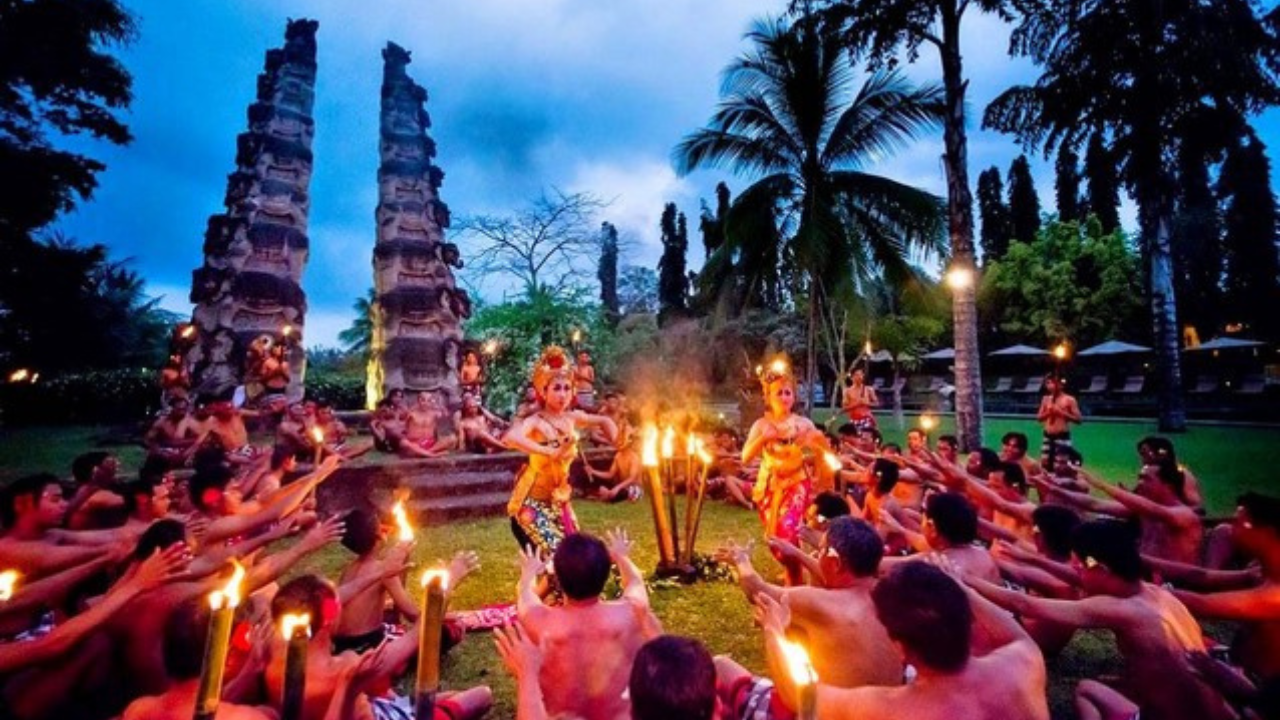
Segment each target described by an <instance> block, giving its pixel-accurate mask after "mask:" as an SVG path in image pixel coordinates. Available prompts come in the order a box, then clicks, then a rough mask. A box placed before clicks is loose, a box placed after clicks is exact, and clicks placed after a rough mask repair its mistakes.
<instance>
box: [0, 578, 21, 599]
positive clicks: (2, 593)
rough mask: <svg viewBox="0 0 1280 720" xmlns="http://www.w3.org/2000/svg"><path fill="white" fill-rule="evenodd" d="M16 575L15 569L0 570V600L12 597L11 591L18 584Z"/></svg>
mask: <svg viewBox="0 0 1280 720" xmlns="http://www.w3.org/2000/svg"><path fill="white" fill-rule="evenodd" d="M18 577H19V576H18V571H17V570H5V571H4V572H0V602H8V601H9V599H10V598H12V597H13V591H14V589H15V588H16V587H17V585H18Z"/></svg>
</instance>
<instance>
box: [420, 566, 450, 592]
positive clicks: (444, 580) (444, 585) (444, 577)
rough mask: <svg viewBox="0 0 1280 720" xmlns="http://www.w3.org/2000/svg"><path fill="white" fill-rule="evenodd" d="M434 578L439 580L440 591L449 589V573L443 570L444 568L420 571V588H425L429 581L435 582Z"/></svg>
mask: <svg viewBox="0 0 1280 720" xmlns="http://www.w3.org/2000/svg"><path fill="white" fill-rule="evenodd" d="M436 578H439V579H440V589H441V590H448V589H449V571H448V570H445V569H444V568H436V569H434V570H423V571H422V587H426V586H428V585H430V584H431V581H432V580H435V579H436Z"/></svg>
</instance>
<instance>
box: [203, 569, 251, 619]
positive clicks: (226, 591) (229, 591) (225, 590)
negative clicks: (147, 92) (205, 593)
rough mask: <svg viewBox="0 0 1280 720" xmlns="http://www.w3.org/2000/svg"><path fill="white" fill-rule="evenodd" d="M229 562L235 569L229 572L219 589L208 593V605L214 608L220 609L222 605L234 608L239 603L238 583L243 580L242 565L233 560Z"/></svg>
mask: <svg viewBox="0 0 1280 720" xmlns="http://www.w3.org/2000/svg"><path fill="white" fill-rule="evenodd" d="M231 564H232V565H233V566H234V567H235V570H234V571H233V572H232V573H231V578H230V579H228V580H227V584H226V585H224V586H222V589H221V590H214V591H213V592H211V593H209V607H210V608H212V609H214V610H221V609H222V608H224V607H229V608H235V607H238V606H239V605H240V583H241V582H243V581H244V576H245V572H244V566H243V565H241V564H240V563H238V562H236V561H235V560H232V561H231Z"/></svg>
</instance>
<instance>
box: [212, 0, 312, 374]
mask: <svg viewBox="0 0 1280 720" xmlns="http://www.w3.org/2000/svg"><path fill="white" fill-rule="evenodd" d="M318 25H319V23H317V22H316V21H314V20H290V21H289V24H288V28H287V29H286V30H285V44H284V47H283V48H277V49H273V50H269V51H267V55H266V63H265V65H264V67H263V71H262V74H260V75H259V76H258V97H257V101H256V102H254V103H253V104H252V105H250V106H249V112H248V116H249V118H248V119H249V129H248V132H245V133H241V134H240V136H239V137H238V138H237V139H236V170H235V172H233V173H231V174H230V175H229V176H228V177H227V192H226V212H224V213H221V214H218V215H214V216H212V217H210V218H209V224H208V228H207V229H206V231H205V241H204V265H203V266H202V267H200V268H199V269H197V270H195V271H194V272H193V273H192V283H191V302H192V303H194V304H195V305H196V308H195V312H194V315H193V320H194V322H195V324H196V326H197V328H198V329H199V341H198V343H197V344H196V346H195V347H194V348H193V349H192V350H191V352H190V353H189V354H188V356H187V362H188V364H189V365H190V367H191V370H192V379H193V382H194V389H195V391H196V393H197V394H199V395H202V396H214V395H220V394H224V393H227V392H228V391H230V390H231V389H232V388H234V387H236V386H237V385H240V384H241V383H243V382H244V377H243V376H244V367H245V355H246V351H247V349H248V348H249V346H250V343H252V342H253V341H254V340H255V339H257V338H259V337H261V336H263V335H266V336H270V337H272V338H273V340H274V341H280V340H282V339H284V338H285V336H286V335H287V336H288V341H287V343H286V344H287V345H288V346H289V348H290V349H289V351H288V355H287V359H288V361H289V365H290V368H291V371H292V376H293V377H292V381H291V382H290V384H289V388H288V393H287V394H288V395H289V397H291V398H294V399H296V398H300V397H301V396H302V378H303V374H304V372H305V365H306V353H305V352H304V350H303V349H302V339H303V337H304V336H303V325H304V320H305V315H306V310H307V301H306V296H305V295H304V293H303V292H302V286H301V283H302V270H303V267H304V266H305V265H306V262H307V254H308V240H307V216H308V214H309V212H310V206H311V201H310V198H309V197H308V195H307V190H308V188H309V186H310V184H311V139H312V136H313V135H314V133H315V122H314V120H313V119H312V116H311V107H312V103H313V101H314V99H315V80H316V39H315V35H316V29H317V27H318ZM286 328H287V332H286Z"/></svg>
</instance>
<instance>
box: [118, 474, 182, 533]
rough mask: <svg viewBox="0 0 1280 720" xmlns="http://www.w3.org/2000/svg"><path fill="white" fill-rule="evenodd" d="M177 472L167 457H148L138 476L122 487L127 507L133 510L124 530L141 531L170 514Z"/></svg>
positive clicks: (130, 510)
mask: <svg viewBox="0 0 1280 720" xmlns="http://www.w3.org/2000/svg"><path fill="white" fill-rule="evenodd" d="M171 492H173V475H171V474H170V473H169V469H168V467H167V466H166V464H165V463H164V461H163V460H160V461H157V460H156V459H155V458H148V459H147V461H146V462H145V463H143V465H142V469H141V470H139V471H138V479H137V480H133V481H131V482H128V483H125V484H124V485H123V486H121V488H120V494H121V496H122V497H124V507H125V509H126V510H127V511H128V513H129V518H128V519H127V520H125V524H124V528H123V529H124V530H125V531H126V532H134V533H137V534H138V535H141V534H142V533H143V532H144V531H146V529H147V528H148V527H150V526H151V523H153V522H155V521H156V520H160V519H161V518H164V517H165V516H166V515H168V514H169V506H170V504H171V499H170V493H171Z"/></svg>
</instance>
